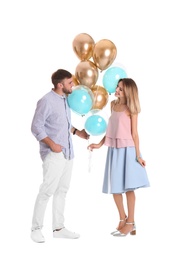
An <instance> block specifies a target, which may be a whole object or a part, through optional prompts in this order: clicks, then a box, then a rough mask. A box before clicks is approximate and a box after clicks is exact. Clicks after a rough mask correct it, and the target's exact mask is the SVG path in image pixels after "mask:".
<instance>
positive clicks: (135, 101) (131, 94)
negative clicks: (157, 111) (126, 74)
mask: <svg viewBox="0 0 184 260" xmlns="http://www.w3.org/2000/svg"><path fill="white" fill-rule="evenodd" d="M119 82H122V84H123V91H124V94H125V98H126V105H127V107H128V109H129V111H130V113H131V114H138V113H140V112H141V107H140V102H139V93H138V88H137V85H136V83H135V81H134V80H133V79H131V78H123V79H119V81H118V84H119Z"/></svg>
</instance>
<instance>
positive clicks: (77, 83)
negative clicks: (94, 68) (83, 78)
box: [72, 75, 80, 86]
mask: <svg viewBox="0 0 184 260" xmlns="http://www.w3.org/2000/svg"><path fill="white" fill-rule="evenodd" d="M72 80H73V83H74V86H78V85H79V84H80V82H79V81H78V79H77V78H76V77H75V75H72Z"/></svg>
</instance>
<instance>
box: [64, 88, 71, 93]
mask: <svg viewBox="0 0 184 260" xmlns="http://www.w3.org/2000/svg"><path fill="white" fill-rule="evenodd" d="M63 93H65V94H66V95H69V94H71V93H72V90H71V91H69V90H68V89H66V88H63Z"/></svg>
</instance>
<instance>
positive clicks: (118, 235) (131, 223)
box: [113, 222, 136, 237]
mask: <svg viewBox="0 0 184 260" xmlns="http://www.w3.org/2000/svg"><path fill="white" fill-rule="evenodd" d="M126 225H133V227H132V230H131V231H129V232H128V233H127V234H124V233H122V232H120V231H118V232H116V233H114V234H113V236H115V237H125V236H127V235H128V234H130V235H136V226H135V222H126Z"/></svg>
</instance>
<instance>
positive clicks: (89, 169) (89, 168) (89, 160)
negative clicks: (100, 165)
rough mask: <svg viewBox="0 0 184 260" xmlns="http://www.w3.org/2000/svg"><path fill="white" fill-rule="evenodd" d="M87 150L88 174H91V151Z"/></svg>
mask: <svg viewBox="0 0 184 260" xmlns="http://www.w3.org/2000/svg"><path fill="white" fill-rule="evenodd" d="M88 146H89V139H88ZM88 150H89V156H88V172H91V168H92V151H91V150H90V149H88Z"/></svg>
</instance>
